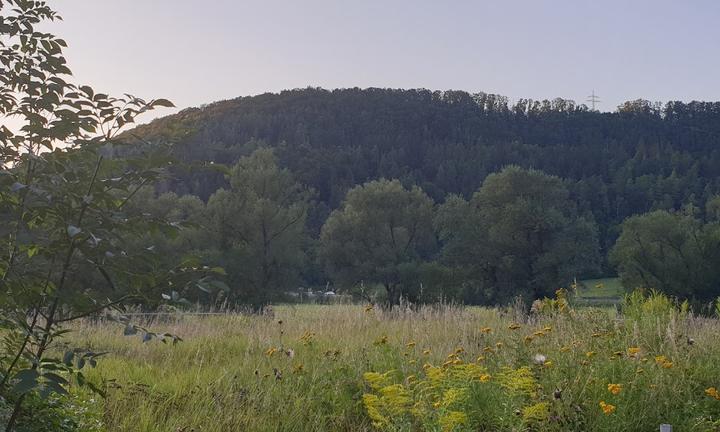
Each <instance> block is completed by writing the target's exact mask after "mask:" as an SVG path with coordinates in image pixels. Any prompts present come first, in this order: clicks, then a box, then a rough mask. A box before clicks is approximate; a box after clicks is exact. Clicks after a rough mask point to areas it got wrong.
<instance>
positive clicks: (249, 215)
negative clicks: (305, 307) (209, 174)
mask: <svg viewBox="0 0 720 432" xmlns="http://www.w3.org/2000/svg"><path fill="white" fill-rule="evenodd" d="M228 179H229V182H230V188H229V189H227V190H226V189H220V190H218V191H217V192H215V193H214V194H213V195H212V196H211V197H210V200H209V201H208V204H207V215H208V217H207V226H208V231H209V234H210V236H209V237H210V238H209V239H208V241H207V242H206V245H205V247H206V248H208V249H209V252H207V254H208V255H209V259H210V260H211V261H213V262H216V263H218V264H219V265H222V266H224V267H225V268H226V269H227V271H228V280H229V282H230V283H231V286H232V287H233V289H232V291H230V295H231V296H232V299H233V300H235V301H237V300H241V301H243V302H245V303H249V304H251V305H254V306H255V307H256V308H259V307H262V306H263V305H265V304H267V303H268V302H269V301H271V300H273V299H277V298H278V297H279V295H280V294H281V293H282V292H283V290H287V289H290V288H295V287H296V286H297V285H296V284H297V282H298V280H299V273H300V269H301V268H302V266H303V265H304V263H305V253H304V250H305V247H306V243H307V235H306V230H305V220H306V217H307V209H308V206H309V201H310V198H311V193H310V191H308V190H307V189H306V188H305V187H303V186H301V185H300V184H298V183H297V182H296V181H295V179H294V178H293V175H292V174H291V173H290V172H289V171H288V170H287V169H281V168H278V166H277V164H276V162H275V157H274V155H273V152H272V151H271V150H269V149H258V150H256V151H255V152H253V153H252V155H250V156H248V157H245V158H242V159H240V161H239V162H238V163H237V164H236V165H235V167H234V168H233V169H232V171H231V172H230V174H229V175H228Z"/></svg>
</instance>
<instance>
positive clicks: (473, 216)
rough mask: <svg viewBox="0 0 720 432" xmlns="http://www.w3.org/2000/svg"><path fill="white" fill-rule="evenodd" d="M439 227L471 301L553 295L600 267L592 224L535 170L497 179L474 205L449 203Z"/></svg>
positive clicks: (511, 170) (553, 180)
mask: <svg viewBox="0 0 720 432" xmlns="http://www.w3.org/2000/svg"><path fill="white" fill-rule="evenodd" d="M436 224H437V226H438V229H439V233H440V238H441V239H442V240H443V242H444V249H443V256H444V260H445V262H446V263H447V264H448V265H451V266H454V267H458V268H460V269H461V271H464V272H465V279H466V281H467V283H468V285H469V287H470V291H469V292H466V297H465V300H466V301H474V302H477V301H482V302H486V303H494V302H498V301H503V300H504V301H507V300H508V299H510V298H512V297H514V296H516V295H520V294H525V295H526V297H528V298H531V299H532V298H538V297H542V296H547V295H549V294H551V293H552V292H553V291H554V290H555V289H557V288H558V287H560V286H563V285H567V284H568V283H569V282H570V281H571V280H573V278H574V277H576V276H582V275H584V274H588V273H589V274H592V272H593V271H597V266H598V264H599V261H600V257H599V254H598V245H597V237H596V228H595V224H594V222H593V221H592V220H588V219H586V218H584V217H580V216H578V215H577V212H576V211H575V209H574V205H573V203H572V201H571V200H570V199H569V197H568V191H567V189H566V188H565V186H564V185H563V183H562V181H561V180H560V179H559V178H557V177H552V176H548V175H546V174H543V173H542V172H539V171H535V170H524V169H522V168H518V167H515V166H512V167H508V168H505V169H504V170H503V171H501V172H500V173H497V174H491V175H490V176H488V178H487V179H486V180H485V182H484V183H483V186H482V187H481V188H480V189H479V190H478V191H477V192H476V193H475V195H473V198H472V199H471V200H470V201H469V202H466V201H464V200H463V199H462V198H460V197H453V198H451V199H449V200H448V201H447V202H446V203H445V204H444V205H443V206H442V207H441V209H440V210H439V211H438V216H437V219H436Z"/></svg>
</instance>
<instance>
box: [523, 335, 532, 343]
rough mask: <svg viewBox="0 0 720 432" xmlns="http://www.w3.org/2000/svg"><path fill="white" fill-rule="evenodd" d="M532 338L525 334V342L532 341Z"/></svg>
mask: <svg viewBox="0 0 720 432" xmlns="http://www.w3.org/2000/svg"><path fill="white" fill-rule="evenodd" d="M533 339H534V338H533V337H532V336H530V335H528V336H525V339H524V340H525V343H530V342H532V341H533Z"/></svg>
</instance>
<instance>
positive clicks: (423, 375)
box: [72, 280, 720, 432]
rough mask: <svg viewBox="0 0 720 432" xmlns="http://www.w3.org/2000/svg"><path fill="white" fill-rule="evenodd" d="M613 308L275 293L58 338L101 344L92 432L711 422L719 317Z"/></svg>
mask: <svg viewBox="0 0 720 432" xmlns="http://www.w3.org/2000/svg"><path fill="white" fill-rule="evenodd" d="M585 282H586V283H590V282H589V281H585ZM603 283H604V285H605V286H604V291H603V293H605V295H609V294H610V293H617V291H610V290H611V289H612V288H610V287H608V285H610V283H608V281H607V280H606V281H605V282H603ZM614 286H615V287H616V288H615V289H617V284H615V285H614ZM592 289H593V288H590V289H589V290H590V292H591V293H592ZM627 311H628V315H625V316H621V315H618V314H617V312H616V311H615V310H614V309H607V308H603V309H598V308H586V307H585V308H578V309H576V310H571V309H563V310H558V311H556V312H550V313H549V314H547V315H527V314H526V313H525V312H524V311H522V310H519V309H508V310H504V309H497V308H478V307H451V306H433V307H424V308H422V309H421V310H419V311H411V310H405V311H394V312H393V313H387V312H384V311H382V310H379V309H377V308H369V307H368V308H365V307H363V306H353V305H333V306H321V305H301V306H278V307H276V308H275V312H274V315H273V316H252V315H227V316H209V317H198V316H184V315H178V316H176V317H172V318H170V319H168V320H167V321H165V322H157V323H149V324H148V325H149V327H150V328H152V329H153V330H156V331H170V332H172V333H174V334H177V335H179V336H181V337H182V338H183V339H184V341H183V342H180V343H179V344H178V345H176V346H172V345H165V344H162V343H159V342H157V341H154V340H153V341H150V342H148V343H142V342H141V341H140V340H139V337H138V336H134V337H124V336H122V328H119V327H117V326H116V325H113V324H99V325H98V324H93V323H90V322H88V323H85V324H83V325H81V326H79V327H76V330H77V331H76V332H74V333H73V334H72V339H73V343H74V344H76V345H77V346H84V347H88V348H91V349H95V350H97V351H108V352H109V354H108V355H107V356H106V357H105V358H103V359H102V361H100V362H99V363H98V367H97V368H96V369H93V370H90V371H88V372H89V373H88V375H89V377H90V379H92V380H93V381H95V382H96V383H97V384H98V385H99V386H103V380H112V381H105V383H106V384H105V385H104V387H105V388H106V390H107V392H108V395H107V398H106V399H100V398H95V401H96V402H95V403H96V405H94V408H95V409H96V413H97V418H98V419H100V420H99V421H101V422H102V424H103V426H102V427H98V428H97V429H94V430H98V431H101V430H106V431H119V432H122V431H125V432H137V431H143V432H190V431H195V432H200V431H202V432H221V431H222V432H227V431H268V432H269V431H298V432H300V431H358V432H359V431H373V430H380V431H408V432H409V431H416V430H417V431H424V430H426V431H438V432H440V431H448V432H450V431H478V430H482V431H507V432H511V431H556V432H561V431H569V430H587V431H608V432H609V431H613V432H615V431H650V430H657V429H658V426H659V424H661V423H670V424H672V425H673V426H674V427H675V430H677V431H717V430H720V429H718V428H720V422H719V421H718V419H720V395H718V398H716V397H715V396H714V395H716V393H714V392H713V391H711V390H709V389H711V388H720V378H718V377H720V364H719V363H718V362H717V359H718V358H720V343H718V342H719V341H718V334H720V321H718V320H715V319H700V318H693V317H689V316H684V315H682V314H681V313H680V312H678V311H677V310H675V309H674V306H673V304H672V303H671V302H669V301H667V300H664V299H663V298H658V299H653V300H652V301H648V302H645V303H643V302H642V301H640V302H639V303H637V304H635V305H634V306H632V307H629V308H627ZM689 337H691V338H693V340H694V344H693V345H689V344H687V343H686V338H689ZM610 384H612V386H609V385H610ZM706 390H707V391H706Z"/></svg>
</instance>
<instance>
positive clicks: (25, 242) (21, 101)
mask: <svg viewBox="0 0 720 432" xmlns="http://www.w3.org/2000/svg"><path fill="white" fill-rule="evenodd" d="M0 18H1V19H0V54H1V55H0V62H2V65H3V67H2V68H1V69H0V82H2V86H1V87H0V116H2V118H8V117H18V118H20V119H22V120H24V123H23V125H22V126H21V127H20V128H19V129H18V130H16V131H11V130H9V129H8V128H6V127H5V126H2V127H0V159H1V163H0V164H1V165H2V170H0V215H1V217H2V220H3V224H2V229H1V230H0V233H1V234H2V238H3V242H4V246H3V248H2V252H0V293H1V294H0V328H2V336H3V340H2V345H1V347H0V396H2V397H3V398H4V399H5V400H6V401H8V402H10V403H11V404H13V409H12V413H11V415H10V417H9V419H8V420H7V426H6V430H7V431H12V430H14V427H15V426H16V422H17V421H18V420H19V419H20V417H21V413H22V411H23V408H24V407H27V408H28V409H30V408H31V406H32V405H31V404H32V403H37V401H38V400H40V401H42V400H43V399H47V398H49V397H52V396H53V395H57V394H61V395H62V394H66V393H67V387H68V384H69V381H70V380H73V381H75V382H77V383H78V384H81V385H82V384H86V385H88V386H89V387H90V388H94V387H93V385H92V383H86V382H85V380H84V375H83V372H82V369H83V367H84V366H85V365H86V364H87V365H89V366H94V365H95V364H96V361H97V359H98V358H99V357H100V356H102V355H103V354H104V353H102V352H98V351H93V350H90V349H84V348H70V347H69V348H68V350H67V351H65V352H64V353H63V352H58V351H57V350H51V349H50V348H51V347H52V346H53V345H55V344H56V343H57V342H58V341H59V340H60V339H62V338H63V336H64V335H65V334H66V333H67V332H68V330H67V329H66V328H65V325H66V323H68V322H71V321H73V320H75V319H78V318H80V317H84V316H89V315H95V314H98V313H100V312H102V311H105V310H107V309H110V308H116V309H121V307H122V305H123V304H124V303H125V302H127V300H128V297H129V296H130V295H133V294H136V293H141V292H143V291H153V290H154V289H163V290H166V291H173V290H174V287H182V286H184V285H187V284H194V283H195V282H194V278H195V276H196V272H195V271H194V269H191V268H188V267H187V266H185V265H180V266H175V267H174V268H172V269H166V268H165V269H158V268H156V267H155V266H154V262H155V261H154V259H153V255H154V253H153V251H152V250H151V249H150V250H148V249H146V250H142V251H133V253H132V254H130V253H127V250H126V246H127V245H128V242H129V241H130V239H132V238H133V237H139V236H143V235H145V234H146V233H148V232H152V231H155V230H163V231H164V232H165V233H166V234H168V235H170V234H172V233H173V232H174V231H175V230H176V228H175V227H173V226H172V225H169V224H167V223H166V222H164V221H161V220H147V219H145V218H143V217H142V216H139V215H132V214H128V213H126V211H125V205H126V204H127V203H128V202H129V201H130V200H132V198H133V196H134V195H135V193H136V192H137V191H138V190H139V189H140V188H141V187H142V186H143V185H146V184H152V183H153V182H154V181H155V180H157V179H158V178H160V176H161V174H162V173H163V167H164V166H166V165H167V158H166V157H165V156H164V155H163V154H162V146H148V147H147V148H145V149H143V151H140V149H138V150H137V151H136V152H135V154H134V156H133V157H129V158H127V159H125V160H117V159H109V158H107V157H106V152H107V149H108V148H109V146H112V145H116V144H118V142H117V141H116V136H117V135H118V133H119V132H120V130H121V129H122V128H123V127H124V126H125V125H126V124H128V123H132V122H133V121H134V119H135V118H136V117H137V116H138V115H140V114H142V113H145V112H147V111H149V110H152V109H153V108H156V107H162V106H172V104H171V103H170V102H169V101H167V100H164V99H156V100H150V101H145V100H143V99H140V98H136V97H133V96H130V95H126V96H125V97H122V98H115V97H111V96H108V95H106V94H103V93H98V92H95V91H94V90H93V89H92V88H91V87H89V86H83V85H75V84H73V83H71V82H69V81H68V80H69V76H70V70H69V69H68V67H67V66H66V62H65V59H64V58H63V53H62V51H63V48H64V47H65V42H64V41H63V40H62V39H59V38H57V37H55V36H54V35H51V34H47V33H42V32H40V31H39V29H38V27H39V26H40V25H41V24H42V23H43V22H44V21H48V20H55V19H58V16H57V15H56V14H55V12H54V11H52V10H51V9H50V8H49V7H48V6H47V5H46V4H45V2H43V1H19V0H18V1H15V0H4V1H2V2H0ZM100 286H102V288H100ZM176 297H177V296H176ZM126 324H127V329H130V330H131V331H136V330H137V329H136V327H134V326H133V325H132V324H130V323H127V322H126ZM146 336H147V338H152V337H155V336H156V335H155V334H154V333H150V332H147V333H146ZM173 340H176V339H173Z"/></svg>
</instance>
